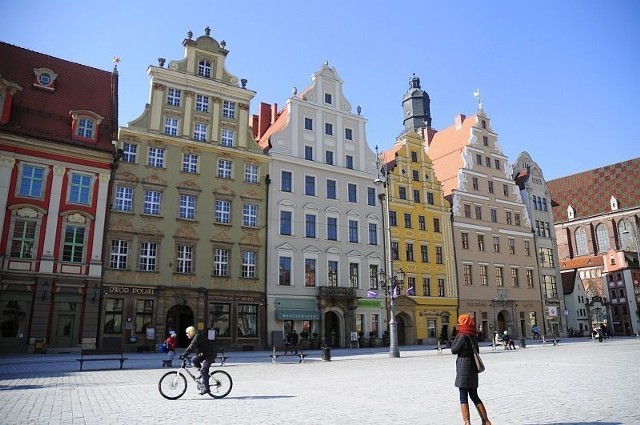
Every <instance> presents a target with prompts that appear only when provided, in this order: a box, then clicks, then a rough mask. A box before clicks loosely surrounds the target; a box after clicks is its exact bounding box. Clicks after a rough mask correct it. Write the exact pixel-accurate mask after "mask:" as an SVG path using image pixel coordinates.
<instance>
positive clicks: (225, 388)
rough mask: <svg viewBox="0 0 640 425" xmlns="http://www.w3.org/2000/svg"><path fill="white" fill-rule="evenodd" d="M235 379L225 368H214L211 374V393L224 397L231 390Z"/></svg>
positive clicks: (213, 395) (211, 394) (212, 395)
mask: <svg viewBox="0 0 640 425" xmlns="http://www.w3.org/2000/svg"><path fill="white" fill-rule="evenodd" d="M231 388H233V380H232V379H231V375H229V374H228V373H227V372H225V371H224V370H214V371H213V372H211V373H210V374H209V389H210V390H211V392H210V393H209V395H210V396H211V397H213V398H223V397H226V396H227V394H229V393H230V392H231Z"/></svg>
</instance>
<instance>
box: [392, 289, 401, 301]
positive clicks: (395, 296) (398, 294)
mask: <svg viewBox="0 0 640 425" xmlns="http://www.w3.org/2000/svg"><path fill="white" fill-rule="evenodd" d="M399 296H400V291H398V285H396V286H394V287H393V293H392V294H391V297H392V298H393V299H394V300H395V299H396V298H398V297H399Z"/></svg>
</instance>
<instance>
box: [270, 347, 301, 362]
mask: <svg viewBox="0 0 640 425" xmlns="http://www.w3.org/2000/svg"><path fill="white" fill-rule="evenodd" d="M269 356H270V357H271V362H272V363H273V364H277V363H278V358H279V357H297V358H298V363H304V358H305V357H307V355H306V354H304V351H303V350H302V347H300V346H296V347H275V346H274V347H273V352H272V353H271V354H269Z"/></svg>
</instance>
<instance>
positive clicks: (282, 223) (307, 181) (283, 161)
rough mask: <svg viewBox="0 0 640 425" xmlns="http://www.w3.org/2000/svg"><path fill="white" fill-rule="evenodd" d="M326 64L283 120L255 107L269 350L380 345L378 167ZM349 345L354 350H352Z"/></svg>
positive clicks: (360, 120) (290, 102) (360, 122)
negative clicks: (291, 344)
mask: <svg viewBox="0 0 640 425" xmlns="http://www.w3.org/2000/svg"><path fill="white" fill-rule="evenodd" d="M342 87H343V81H342V80H341V79H340V77H339V76H338V74H337V72H336V70H335V69H334V68H333V67H332V66H330V65H329V64H328V63H325V64H323V65H322V67H321V68H320V69H319V70H317V71H316V72H315V73H314V74H313V75H312V81H311V85H310V86H309V87H308V88H307V89H305V90H304V91H303V92H302V93H298V92H297V90H296V89H294V92H293V95H292V96H291V97H290V98H288V99H287V101H286V105H285V106H284V108H283V109H282V110H281V111H278V110H277V105H273V106H269V105H266V104H263V105H262V106H261V108H260V113H259V115H258V116H256V117H255V119H254V129H256V130H255V135H256V137H257V138H258V140H259V143H260V145H261V146H262V147H263V148H264V149H265V150H268V152H269V155H270V158H271V169H270V185H269V195H268V196H269V220H268V227H269V235H268V245H269V248H268V253H267V263H268V266H267V269H268V276H267V282H268V289H267V316H268V327H269V329H270V342H271V343H273V344H274V345H279V344H281V341H282V339H283V338H284V336H285V335H286V334H287V333H289V332H292V331H293V330H294V329H295V330H296V331H297V333H298V334H300V335H303V338H304V339H305V340H307V339H308V340H312V341H313V342H314V343H316V344H317V343H319V342H320V340H322V339H324V340H325V342H326V343H327V344H329V345H330V346H333V347H344V346H348V345H351V344H352V339H353V337H354V335H355V336H356V337H357V336H358V333H361V334H362V335H365V334H366V335H369V334H370V333H371V332H373V333H374V334H375V335H377V336H382V332H383V329H385V328H386V324H385V323H383V318H384V317H385V306H384V301H383V300H382V299H367V298H366V295H367V291H368V290H369V289H370V288H371V287H375V286H376V285H377V276H378V272H379V270H380V269H381V268H382V267H383V264H384V262H383V244H382V216H381V214H382V211H381V207H380V203H379V200H378V198H377V191H376V187H375V185H374V180H375V178H376V157H375V154H374V153H373V151H372V150H371V148H370V147H369V146H368V144H367V138H366V133H365V124H366V120H365V118H364V117H363V116H362V115H361V114H360V111H361V109H360V107H358V108H357V112H356V113H354V112H353V108H352V105H351V104H350V103H349V101H348V100H347V99H346V98H345V96H344V93H343V90H342ZM354 342H355V341H354Z"/></svg>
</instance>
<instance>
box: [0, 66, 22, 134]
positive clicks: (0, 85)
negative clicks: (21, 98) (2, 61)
mask: <svg viewBox="0 0 640 425" xmlns="http://www.w3.org/2000/svg"><path fill="white" fill-rule="evenodd" d="M21 90H22V87H21V86H20V85H19V84H16V83H14V82H12V81H8V80H5V79H4V78H2V75H0V125H3V124H6V123H8V122H9V118H10V117H11V106H12V104H13V95H14V94H16V92H18V91H21Z"/></svg>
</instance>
